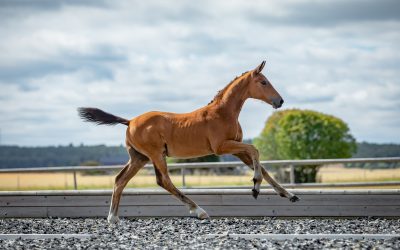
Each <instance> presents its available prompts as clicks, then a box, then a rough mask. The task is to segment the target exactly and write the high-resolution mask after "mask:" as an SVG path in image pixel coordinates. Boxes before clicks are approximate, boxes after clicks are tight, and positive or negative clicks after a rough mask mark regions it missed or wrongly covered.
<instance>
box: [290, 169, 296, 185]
mask: <svg viewBox="0 0 400 250" xmlns="http://www.w3.org/2000/svg"><path fill="white" fill-rule="evenodd" d="M289 168H290V184H294V183H295V176H294V165H289Z"/></svg>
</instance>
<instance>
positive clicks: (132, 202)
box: [0, 189, 400, 218]
mask: <svg viewBox="0 0 400 250" xmlns="http://www.w3.org/2000/svg"><path fill="white" fill-rule="evenodd" d="M183 191H184V193H186V194H187V195H188V196H189V197H191V198H193V199H194V200H195V201H196V202H197V203H198V204H199V205H200V206H202V207H203V208H204V209H205V210H206V211H207V212H208V213H209V215H210V216H224V217H225V216H250V217H257V216H284V217H293V216H295V217H297V216H302V217H303V216H305V217H308V216H312V217H318V216H323V217H330V216H334V217H340V216H345V217H350V216H357V217H359V216H374V217H400V190H346V191H344V190H323V191H315V190H292V191H293V192H295V193H296V194H297V195H298V196H299V197H300V198H301V201H299V202H296V203H291V202H290V201H289V200H288V199H285V198H282V197H279V196H278V195H276V193H275V192H274V191H272V190H267V189H263V190H261V193H260V196H259V197H258V199H257V200H255V199H254V198H253V197H252V196H251V191H250V190H243V189H184V190H183ZM110 198H111V190H87V191H75V190H71V191H3V192H0V217H3V218H5V217H62V218H74V217H106V216H107V214H108V209H109V202H110ZM120 215H121V216H122V217H124V216H127V217H169V216H178V217H185V216H190V215H189V212H188V210H187V208H186V207H185V206H183V205H182V204H181V203H180V202H179V201H177V200H176V199H175V198H173V197H172V196H171V195H170V194H168V193H167V192H165V191H163V190H158V189H130V190H126V191H124V193H123V197H122V200H121V205H120Z"/></svg>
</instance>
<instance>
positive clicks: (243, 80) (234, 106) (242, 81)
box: [78, 61, 299, 223]
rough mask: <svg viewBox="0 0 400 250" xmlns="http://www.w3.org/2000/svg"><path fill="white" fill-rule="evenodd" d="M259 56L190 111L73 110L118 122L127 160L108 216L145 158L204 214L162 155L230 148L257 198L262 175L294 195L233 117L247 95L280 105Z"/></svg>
mask: <svg viewBox="0 0 400 250" xmlns="http://www.w3.org/2000/svg"><path fill="white" fill-rule="evenodd" d="M264 65H265V61H263V62H262V63H261V64H260V65H259V66H257V67H256V68H255V69H254V70H250V71H247V72H245V73H243V74H242V75H241V76H239V77H236V78H235V79H234V80H233V81H231V82H230V83H229V84H228V85H227V86H226V87H225V88H223V89H222V90H220V91H219V92H218V94H217V95H216V96H215V97H214V99H213V100H212V101H211V102H210V103H209V104H208V105H206V106H204V107H202V108H199V109H197V110H195V111H193V112H190V113H184V114H177V113H169V112H160V111H151V112H148V113H144V114H142V115H139V116H137V117H135V118H133V119H131V120H127V119H124V118H121V117H118V116H115V115H112V114H109V113H106V112H104V111H102V110H100V109H97V108H79V109H78V112H79V115H80V116H81V117H82V119H84V120H85V121H88V122H94V123H96V124H105V125H115V124H118V123H120V124H124V125H126V126H128V128H127V130H126V147H127V150H128V153H129V156H130V160H129V161H128V163H127V164H126V165H125V167H124V168H123V169H122V170H121V172H120V173H119V174H118V175H117V176H116V178H115V184H114V191H113V195H112V200H111V206H110V213H109V216H108V221H109V222H110V223H112V222H117V221H118V205H119V201H120V198H121V194H122V190H123V189H124V187H125V186H126V184H127V183H128V181H129V180H130V179H131V178H132V177H133V176H135V174H136V173H137V172H138V171H139V170H140V169H141V168H142V167H143V166H144V165H145V164H146V163H148V162H149V161H152V162H153V165H154V170H155V173H156V178H157V184H158V185H160V186H161V187H163V188H164V189H165V190H167V191H168V192H170V193H171V194H172V195H174V196H175V197H177V198H178V199H179V200H181V201H182V202H183V203H184V204H186V205H187V206H188V208H189V210H190V212H191V213H195V214H196V215H197V217H198V218H200V219H206V218H209V216H208V214H207V213H206V211H204V210H203V209H202V208H201V207H199V206H198V205H197V204H196V203H195V202H194V201H192V200H191V199H190V198H188V197H187V196H186V195H184V194H183V193H182V192H181V191H180V190H179V189H177V188H176V187H175V186H174V184H173V183H172V181H171V179H170V178H169V175H168V167H167V163H166V159H165V158H166V156H171V157H176V158H192V157H199V156H204V155H210V154H217V155H222V154H233V155H235V156H237V157H238V158H239V159H241V160H242V161H243V162H244V163H245V164H246V165H247V166H249V167H250V168H251V169H253V170H254V177H253V182H254V188H253V190H252V191H253V196H254V198H256V199H257V196H258V194H259V192H260V185H261V182H262V179H263V178H264V179H265V180H266V181H267V182H268V183H269V184H271V185H272V187H273V188H274V189H275V190H276V192H277V193H278V194H279V195H280V196H282V197H286V198H288V199H290V201H292V202H295V201H298V200H299V198H298V197H297V196H295V195H294V194H292V193H290V192H288V191H287V190H286V189H284V188H283V187H282V186H280V185H279V184H278V183H277V182H276V181H275V180H274V179H273V178H272V177H271V176H270V175H269V174H268V172H267V171H266V170H265V168H264V167H263V166H262V165H261V164H260V162H259V154H258V151H257V149H256V148H255V147H254V146H253V145H250V144H245V143H242V137H243V134H242V129H241V127H240V124H239V121H238V117H239V113H240V111H241V109H242V106H243V104H244V102H245V101H246V100H247V99H248V98H254V99H259V100H262V101H264V102H266V103H268V104H270V105H272V107H274V108H280V107H281V106H282V104H283V99H282V97H281V96H280V95H279V93H278V92H277V91H276V90H275V89H274V87H273V86H272V84H271V83H270V82H269V81H268V79H267V78H266V77H265V76H264V75H263V74H262V73H261V71H262V69H263V68H264Z"/></svg>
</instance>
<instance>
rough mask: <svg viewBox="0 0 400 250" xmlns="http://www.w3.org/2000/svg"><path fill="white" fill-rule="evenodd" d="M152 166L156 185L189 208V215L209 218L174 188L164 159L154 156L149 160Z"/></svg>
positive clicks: (202, 210)
mask: <svg viewBox="0 0 400 250" xmlns="http://www.w3.org/2000/svg"><path fill="white" fill-rule="evenodd" d="M151 160H152V161H153V164H154V170H155V172H156V177H157V184H158V185H159V186H161V187H162V188H164V189H165V190H167V191H168V192H169V193H171V194H172V195H174V196H175V197H176V198H178V199H179V200H180V201H181V202H183V203H184V204H186V205H187V206H188V207H189V211H190V213H196V216H197V218H199V219H208V218H209V216H208V214H207V212H206V211H204V209H202V208H201V207H199V206H198V205H197V204H196V203H195V202H194V201H192V200H191V199H190V198H188V197H187V196H186V195H184V194H183V193H182V192H181V191H180V190H179V189H177V188H176V187H175V185H174V184H173V183H172V181H171V179H170V178H169V174H168V168H167V163H166V161H165V157H163V156H155V157H153V158H151Z"/></svg>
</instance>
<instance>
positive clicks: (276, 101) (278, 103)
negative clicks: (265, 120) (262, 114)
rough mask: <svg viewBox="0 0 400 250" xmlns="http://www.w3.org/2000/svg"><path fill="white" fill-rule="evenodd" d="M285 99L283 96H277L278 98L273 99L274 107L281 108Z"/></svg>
mask: <svg viewBox="0 0 400 250" xmlns="http://www.w3.org/2000/svg"><path fill="white" fill-rule="evenodd" d="M283 102H284V101H283V99H282V98H277V99H274V100H273V101H272V107H274V108H276V109H277V108H280V107H282V104H283Z"/></svg>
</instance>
